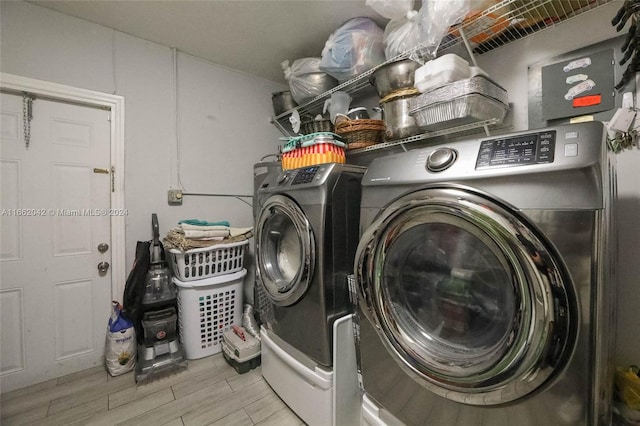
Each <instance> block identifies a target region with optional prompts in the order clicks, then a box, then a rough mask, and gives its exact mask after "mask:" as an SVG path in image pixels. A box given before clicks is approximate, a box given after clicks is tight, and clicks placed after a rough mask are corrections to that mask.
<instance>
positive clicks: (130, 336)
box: [104, 300, 136, 376]
mask: <svg viewBox="0 0 640 426" xmlns="http://www.w3.org/2000/svg"><path fill="white" fill-rule="evenodd" d="M111 306H112V312H111V317H110V318H109V324H108V326H107V337H106V341H105V345H104V359H105V363H106V365H107V370H108V371H109V374H111V375H112V376H119V375H121V374H124V373H127V372H129V371H131V370H133V367H135V365H136V331H135V329H134V328H133V323H132V322H131V321H130V320H129V319H127V318H126V317H125V316H124V315H122V307H121V306H120V304H119V303H118V302H116V301H115V300H114V301H113V302H112V303H111Z"/></svg>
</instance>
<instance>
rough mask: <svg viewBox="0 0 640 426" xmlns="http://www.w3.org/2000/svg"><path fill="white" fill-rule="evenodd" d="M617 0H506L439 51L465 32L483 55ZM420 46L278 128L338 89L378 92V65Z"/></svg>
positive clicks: (465, 25) (455, 32) (454, 31)
mask: <svg viewBox="0 0 640 426" xmlns="http://www.w3.org/2000/svg"><path fill="white" fill-rule="evenodd" d="M613 1H619V0H503V1H501V2H498V3H496V4H494V5H492V6H491V7H489V8H487V9H485V10H483V11H482V12H479V13H477V14H474V15H472V16H470V17H467V18H466V19H465V20H464V21H463V22H462V23H461V24H458V25H456V26H453V27H451V30H450V31H449V34H447V36H445V37H444V39H443V40H442V42H441V43H440V46H439V48H438V54H439V55H442V54H446V53H447V52H448V51H450V50H451V49H453V48H456V47H458V46H459V45H460V44H462V43H463V42H464V40H463V38H462V34H464V37H465V38H466V40H467V41H468V42H469V44H470V48H471V49H472V52H473V54H477V55H481V54H483V53H486V52H489V51H491V50H494V49H497V48H499V47H501V46H504V45H506V44H509V43H511V42H514V41H516V40H519V39H522V38H525V37H529V36H531V35H533V34H536V33H538V32H540V31H542V30H545V29H547V28H550V27H553V26H555V25H557V24H558V23H560V22H564V21H566V20H568V19H571V18H574V17H576V16H578V15H580V14H582V13H584V12H587V11H590V10H593V9H596V8H598V7H601V6H604V5H605V4H607V3H611V2H613ZM419 49H420V47H418V48H417V49H413V50H411V51H407V52H404V53H402V54H400V55H398V56H396V57H394V58H392V59H390V60H388V61H385V62H384V63H382V64H380V65H378V66H376V67H373V68H371V69H370V70H368V71H366V72H364V73H362V74H360V75H358V76H357V77H355V78H353V79H351V80H348V81H345V82H343V83H341V84H340V85H338V86H336V87H334V88H332V89H331V90H328V91H326V92H324V93H322V94H320V95H318V96H316V97H315V98H313V99H312V100H310V101H309V102H306V103H304V104H302V105H299V106H297V107H296V108H294V109H291V110H289V111H285V112H283V113H282V114H279V115H277V116H275V117H272V119H271V122H272V123H273V124H274V125H275V126H276V127H278V129H279V130H280V132H282V133H283V134H284V135H289V136H290V134H289V132H288V131H287V130H286V129H285V128H284V127H283V126H282V124H281V123H280V121H281V120H284V119H286V118H287V117H289V116H290V115H291V114H292V113H293V111H294V110H297V111H298V113H299V114H300V115H301V116H302V115H305V114H312V115H313V114H317V113H318V112H320V111H322V107H323V105H324V101H325V99H327V98H329V97H330V96H331V95H332V94H333V93H334V92H337V91H340V90H341V91H345V92H347V93H349V94H350V95H356V94H360V93H363V92H365V91H367V90H370V91H371V94H374V93H375V91H374V88H373V86H372V85H371V84H370V83H369V79H370V77H371V75H372V74H373V73H374V72H375V71H376V70H377V69H378V68H380V67H383V66H385V65H387V64H390V63H392V62H396V61H399V60H401V59H405V58H408V57H410V56H411V55H412V54H413V53H414V52H416V51H418V50H419ZM486 124H487V123H484V122H483V123H477V124H473V125H471V126H473V127H472V128H474V127H478V126H479V127H482V126H483V125H486ZM489 124H495V123H489ZM463 127H465V126H463ZM464 130H468V129H462V130H460V129H459V128H452V129H445V130H441V131H437V132H429V133H425V134H422V135H418V136H413V137H411V138H407V139H402V140H399V141H392V142H386V143H382V144H377V145H372V146H370V147H367V148H362V149H354V150H352V151H348V155H353V154H356V153H361V152H367V151H373V150H378V149H382V148H386V147H389V146H395V145H402V144H405V143H411V142H414V141H416V140H422V139H427V138H431V137H435V136H443V135H447V134H451V133H458V132H460V131H464ZM415 138H418V139H415Z"/></svg>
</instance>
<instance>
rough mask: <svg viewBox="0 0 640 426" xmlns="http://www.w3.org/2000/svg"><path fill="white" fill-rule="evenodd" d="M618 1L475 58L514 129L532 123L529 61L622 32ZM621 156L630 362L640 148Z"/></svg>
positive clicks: (623, 334) (622, 328) (622, 288)
mask: <svg viewBox="0 0 640 426" xmlns="http://www.w3.org/2000/svg"><path fill="white" fill-rule="evenodd" d="M619 7H620V2H613V3H612V4H608V5H605V6H603V7H601V8H599V9H596V10H594V11H591V12H587V13H584V14H583V15H580V16H579V17H577V18H575V19H571V20H569V21H566V22H564V23H562V24H559V25H557V26H555V27H554V28H550V29H547V30H545V31H543V32H541V33H539V34H536V35H535V36H532V37H529V38H526V39H523V40H520V41H517V42H513V43H511V44H509V45H507V46H504V47H501V48H499V49H496V50H495V51H492V52H489V53H486V54H484V55H480V56H478V57H477V58H476V59H477V61H478V64H479V65H480V67H481V68H483V69H484V70H485V71H487V72H488V73H489V75H491V77H492V78H494V79H495V80H496V81H497V82H498V83H499V84H500V85H502V86H503V87H504V88H505V89H507V92H508V93H509V100H510V101H511V102H513V103H514V106H513V111H512V112H513V125H514V130H524V129H527V127H528V120H527V116H528V110H527V99H528V93H527V90H528V79H527V67H528V66H529V65H533V64H536V63H538V62H540V61H543V60H546V59H550V58H553V57H555V56H558V55H561V54H563V53H567V52H571V51H573V50H576V49H579V48H582V47H586V46H589V45H592V44H595V43H598V42H601V41H604V40H608V39H611V38H613V37H616V36H618V35H620V34H619V33H617V32H616V31H615V28H614V27H613V26H611V24H610V22H611V19H612V18H613V16H614V15H615V13H616V12H617V10H618V8H619ZM627 26H628V25H627ZM625 31H626V29H625ZM639 104H640V102H638V101H637V103H636V105H639ZM617 160H618V161H617V163H618V168H617V171H618V204H617V214H618V230H619V232H618V238H619V247H620V250H619V252H620V253H619V267H618V312H617V314H618V331H617V349H616V358H617V363H618V364H619V365H628V364H637V363H638V362H640V338H638V329H639V328H640V279H639V278H638V277H640V262H638V253H640V172H639V170H640V150H639V149H633V150H631V151H625V152H622V153H620V154H618V155H617Z"/></svg>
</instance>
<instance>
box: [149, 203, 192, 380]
mask: <svg viewBox="0 0 640 426" xmlns="http://www.w3.org/2000/svg"><path fill="white" fill-rule="evenodd" d="M151 224H152V228H153V241H152V243H151V247H150V251H151V257H150V265H149V270H148V272H147V275H146V278H145V281H144V292H143V295H142V300H141V302H140V305H139V308H138V312H139V318H141V323H142V327H141V328H142V331H143V336H141V338H139V339H138V362H137V364H136V383H138V384H140V383H141V382H146V381H151V380H155V379H156V378H158V377H160V376H162V377H164V376H165V375H166V374H171V373H174V372H178V371H179V370H181V369H184V368H186V367H187V361H186V358H185V354H184V349H183V348H182V345H181V344H180V341H179V339H178V330H177V327H178V303H177V297H176V292H175V288H174V287H173V283H172V282H171V271H170V270H169V268H168V266H167V264H166V262H165V261H164V258H163V248H162V245H161V243H160V227H159V225H158V216H157V215H156V214H155V213H153V214H152V216H151Z"/></svg>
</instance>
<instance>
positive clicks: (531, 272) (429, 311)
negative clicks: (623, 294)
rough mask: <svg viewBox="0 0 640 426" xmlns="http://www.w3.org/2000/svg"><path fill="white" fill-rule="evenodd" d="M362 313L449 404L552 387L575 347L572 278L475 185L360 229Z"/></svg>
mask: <svg viewBox="0 0 640 426" xmlns="http://www.w3.org/2000/svg"><path fill="white" fill-rule="evenodd" d="M355 274H356V280H357V291H358V296H359V303H360V304H361V305H362V311H363V312H364V314H365V315H366V316H367V317H368V319H369V320H370V321H371V322H372V323H373V324H374V325H375V327H376V330H377V332H378V334H379V337H380V338H381V340H382V341H383V343H384V345H385V346H386V348H387V349H388V351H389V352H390V354H391V355H392V357H393V358H394V359H395V360H396V361H397V362H398V363H399V365H400V366H401V367H402V368H403V370H404V371H405V372H407V374H409V375H410V376H411V377H412V378H413V379H414V380H416V381H417V382H418V383H420V384H421V385H423V386H425V387H426V388H428V389H430V390H431V391H433V392H434V393H436V394H438V395H440V396H443V397H445V398H448V399H451V400H454V401H458V402H462V403H466V404H470V405H497V404H503V403H507V402H510V401H514V400H516V399H519V398H522V397H524V396H525V395H527V394H529V393H531V392H533V391H534V390H536V389H538V388H540V387H541V386H544V385H545V384H547V383H549V382H550V381H551V380H552V379H553V378H554V377H555V376H556V374H557V373H559V372H560V371H561V370H562V369H563V367H564V365H566V362H567V361H568V358H569V357H570V356H571V353H572V351H573V349H574V347H575V340H576V333H577V324H578V318H577V306H576V304H575V294H574V293H573V290H572V289H573V287H572V286H571V285H570V282H569V279H568V275H567V274H566V273H565V272H564V268H563V266H562V264H561V262H559V261H557V256H555V255H554V251H553V249H552V247H551V245H550V244H548V243H546V242H545V240H544V238H543V237H542V234H541V233H540V232H539V231H537V230H536V228H535V227H534V226H532V225H531V224H529V223H528V222H527V221H526V219H525V218H523V217H522V216H521V215H520V214H518V213H517V212H516V211H515V209H513V208H511V207H509V206H508V205H507V204H505V203H503V202H500V201H498V200H495V199H492V198H490V197H489V196H487V195H486V194H483V193H480V192H478V191H475V190H473V189H471V188H466V187H462V186H453V185H441V186H433V187H426V188H424V189H421V190H418V191H416V192H413V193H409V194H407V195H405V196H403V197H400V198H399V199H397V200H396V201H395V202H393V203H392V204H390V205H389V206H388V207H387V208H385V209H384V210H383V211H382V212H381V213H380V214H379V216H378V217H377V218H376V220H375V221H374V223H373V224H372V225H371V226H370V227H369V228H368V229H367V231H365V233H364V234H363V236H362V238H361V240H360V244H359V246H358V251H357V254H356V265H355Z"/></svg>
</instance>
